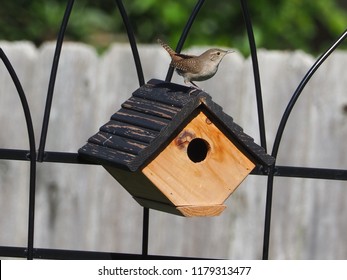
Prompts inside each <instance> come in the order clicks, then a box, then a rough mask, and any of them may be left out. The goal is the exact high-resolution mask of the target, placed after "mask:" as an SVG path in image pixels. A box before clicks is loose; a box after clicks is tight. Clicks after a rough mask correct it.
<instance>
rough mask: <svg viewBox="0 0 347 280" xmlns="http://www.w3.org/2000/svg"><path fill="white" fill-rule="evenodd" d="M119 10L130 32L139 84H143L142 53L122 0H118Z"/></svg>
mask: <svg viewBox="0 0 347 280" xmlns="http://www.w3.org/2000/svg"><path fill="white" fill-rule="evenodd" d="M116 3H117V6H118V9H119V12H120V14H121V16H122V19H123V23H124V26H125V29H126V32H127V34H128V38H129V43H130V47H131V50H132V52H133V57H134V61H135V66H136V71H137V78H138V80H139V85H140V86H143V85H144V84H145V78H144V75H143V71H142V66H141V60H140V55H139V52H138V50H137V44H136V39H135V34H134V31H133V29H132V27H131V24H130V21H129V18H128V15H127V13H126V11H125V8H124V5H123V2H122V1H121V0H116Z"/></svg>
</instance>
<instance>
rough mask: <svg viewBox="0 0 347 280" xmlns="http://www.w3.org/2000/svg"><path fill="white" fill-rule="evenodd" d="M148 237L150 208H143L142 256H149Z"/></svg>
mask: <svg viewBox="0 0 347 280" xmlns="http://www.w3.org/2000/svg"><path fill="white" fill-rule="evenodd" d="M148 237H149V209H148V208H146V207H144V208H143V225H142V256H143V257H144V258H145V257H146V256H148Z"/></svg>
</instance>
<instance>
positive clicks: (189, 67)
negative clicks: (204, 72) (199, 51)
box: [171, 56, 199, 74]
mask: <svg viewBox="0 0 347 280" xmlns="http://www.w3.org/2000/svg"><path fill="white" fill-rule="evenodd" d="M194 57H195V56H188V57H187V58H185V59H184V63H183V62H181V61H180V60H178V61H172V62H171V66H173V67H175V68H176V69H177V70H181V71H184V72H187V71H189V72H190V73H192V74H198V73H199V67H198V66H197V64H198V61H197V60H196V59H192V58H194Z"/></svg>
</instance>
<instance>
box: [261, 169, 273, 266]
mask: <svg viewBox="0 0 347 280" xmlns="http://www.w3.org/2000/svg"><path fill="white" fill-rule="evenodd" d="M273 183H274V167H272V168H271V169H270V172H269V175H268V179H267V188H266V203H265V221H264V235H263V256H262V259H263V260H268V259H269V247H270V228H271V210H272V194H273Z"/></svg>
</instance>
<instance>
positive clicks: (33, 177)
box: [0, 48, 36, 259]
mask: <svg viewBox="0 0 347 280" xmlns="http://www.w3.org/2000/svg"><path fill="white" fill-rule="evenodd" d="M0 57H1V59H2V61H3V63H4V64H5V67H6V69H7V71H8V73H9V74H10V76H11V78H12V81H13V83H14V85H15V87H16V89H17V92H18V95H19V98H20V101H21V104H22V108H23V111H24V117H25V121H26V126H27V131H28V139H29V149H30V150H29V154H28V158H29V160H30V182H29V213H28V215H29V216H28V244H27V258H28V259H32V258H33V249H34V218H35V189H36V145H35V133H34V127H33V122H32V118H31V114H30V108H29V104H28V101H27V99H26V97H25V93H24V90H23V87H22V85H21V83H20V81H19V79H18V76H17V74H16V72H15V70H14V69H13V67H12V65H11V62H10V61H9V59H8V58H7V56H6V54H5V53H4V51H3V50H2V49H1V48H0Z"/></svg>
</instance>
